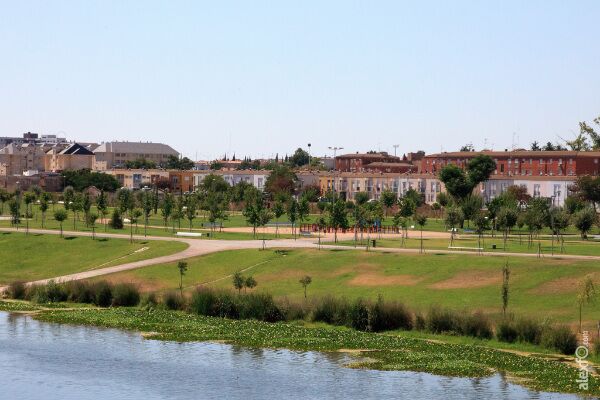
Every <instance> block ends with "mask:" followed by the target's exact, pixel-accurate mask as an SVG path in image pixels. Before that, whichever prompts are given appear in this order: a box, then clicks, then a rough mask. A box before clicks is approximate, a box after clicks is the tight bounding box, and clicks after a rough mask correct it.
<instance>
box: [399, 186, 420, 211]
mask: <svg viewBox="0 0 600 400" xmlns="http://www.w3.org/2000/svg"><path fill="white" fill-rule="evenodd" d="M403 198H405V199H411V200H412V202H413V203H415V206H416V207H421V206H422V205H423V203H424V201H423V195H422V194H420V193H419V192H417V191H416V190H415V189H413V188H410V189H408V190H407V191H406V193H404V196H403Z"/></svg>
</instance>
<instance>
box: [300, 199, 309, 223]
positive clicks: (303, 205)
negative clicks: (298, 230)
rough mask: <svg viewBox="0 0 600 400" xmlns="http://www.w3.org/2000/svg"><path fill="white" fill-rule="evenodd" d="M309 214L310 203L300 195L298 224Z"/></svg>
mask: <svg viewBox="0 0 600 400" xmlns="http://www.w3.org/2000/svg"><path fill="white" fill-rule="evenodd" d="M309 214H310V205H309V203H308V199H307V198H306V197H302V198H301V199H300V201H299V202H298V221H300V225H302V223H303V222H304V221H306V219H307V218H308V216H309Z"/></svg>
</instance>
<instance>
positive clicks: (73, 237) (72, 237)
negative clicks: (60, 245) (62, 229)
mask: <svg viewBox="0 0 600 400" xmlns="http://www.w3.org/2000/svg"><path fill="white" fill-rule="evenodd" d="M75 239H77V236H65V240H75Z"/></svg>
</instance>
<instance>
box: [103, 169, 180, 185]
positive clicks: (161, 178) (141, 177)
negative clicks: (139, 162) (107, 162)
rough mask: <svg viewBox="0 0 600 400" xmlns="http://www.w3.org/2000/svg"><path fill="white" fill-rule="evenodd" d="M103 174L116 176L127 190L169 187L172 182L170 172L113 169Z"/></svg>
mask: <svg viewBox="0 0 600 400" xmlns="http://www.w3.org/2000/svg"><path fill="white" fill-rule="evenodd" d="M103 172H104V173H106V174H109V175H112V176H114V177H115V178H116V179H117V181H118V182H119V184H120V185H121V187H124V188H127V189H141V188H143V187H145V186H148V187H151V186H153V185H159V186H162V185H165V186H168V185H169V182H170V177H169V171H164V170H160V169H151V170H146V169H111V170H107V171H103Z"/></svg>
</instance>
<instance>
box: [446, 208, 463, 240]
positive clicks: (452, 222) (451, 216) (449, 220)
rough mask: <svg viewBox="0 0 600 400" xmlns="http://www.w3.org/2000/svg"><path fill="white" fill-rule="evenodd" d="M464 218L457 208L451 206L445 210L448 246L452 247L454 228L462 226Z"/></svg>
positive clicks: (460, 210)
mask: <svg viewBox="0 0 600 400" xmlns="http://www.w3.org/2000/svg"><path fill="white" fill-rule="evenodd" d="M464 218H465V217H464V215H463V211H462V209H461V208H459V207H456V206H451V207H448V210H446V228H449V229H450V246H454V237H455V235H456V227H457V226H460V225H462V223H463V221H464Z"/></svg>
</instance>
